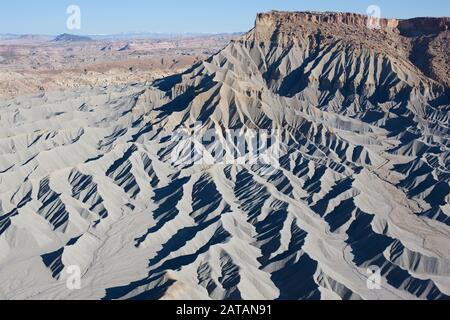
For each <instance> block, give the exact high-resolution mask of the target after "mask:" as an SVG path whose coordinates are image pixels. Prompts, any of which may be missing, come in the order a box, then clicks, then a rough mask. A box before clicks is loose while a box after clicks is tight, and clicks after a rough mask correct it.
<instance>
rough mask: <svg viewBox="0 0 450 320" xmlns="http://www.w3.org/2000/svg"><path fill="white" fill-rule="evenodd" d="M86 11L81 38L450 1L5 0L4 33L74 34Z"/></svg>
mask: <svg viewBox="0 0 450 320" xmlns="http://www.w3.org/2000/svg"><path fill="white" fill-rule="evenodd" d="M72 4H74V5H78V6H79V7H80V8H81V29H80V30H79V31H77V32H73V31H72V32H70V33H78V34H116V33H122V32H160V33H185V32H193V33H198V32H203V33H210V32H211V33H213V32H235V31H247V30H249V29H250V28H252V26H253V24H254V20H255V16H256V13H258V12H264V11H270V10H273V9H275V10H291V11H294V10H296V11H303V10H316V11H347V12H358V13H366V10H367V7H368V6H370V5H378V6H379V7H380V8H381V15H382V17H390V18H392V17H397V18H409V17H416V16H450V0H126V1H125V0H71V1H67V0H7V1H6V0H3V1H2V4H1V5H0V33H18V34H25V33H27V34H29V33H32V34H59V33H64V32H68V31H69V30H67V28H66V21H67V18H68V16H69V15H68V14H67V13H66V10H67V7H68V6H69V5H72Z"/></svg>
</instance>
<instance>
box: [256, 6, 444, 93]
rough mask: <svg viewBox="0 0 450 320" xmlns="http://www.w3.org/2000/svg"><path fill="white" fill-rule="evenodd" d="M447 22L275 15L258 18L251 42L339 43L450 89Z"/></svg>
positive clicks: (352, 15) (339, 15) (349, 15)
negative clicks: (401, 64)
mask: <svg viewBox="0 0 450 320" xmlns="http://www.w3.org/2000/svg"><path fill="white" fill-rule="evenodd" d="M449 26H450V18H448V17H442V18H414V19H407V20H399V19H375V18H372V17H369V16H366V15H361V14H355V13H333V12H325V13H318V12H294V13H291V12H278V11H272V12H268V13H261V14H258V16H257V18H256V24H255V29H254V30H253V31H252V32H251V36H250V38H251V39H253V40H255V41H256V42H264V43H267V42H271V41H272V42H276V43H277V45H281V46H290V45H292V44H293V43H299V42H305V41H306V42H307V43H308V44H309V46H310V47H311V49H312V50H314V49H315V48H316V47H317V46H321V45H327V44H330V43H333V42H335V41H342V42H344V43H348V44H350V45H352V46H357V47H361V48H368V49H371V50H374V51H375V52H377V53H382V54H386V55H390V56H394V57H397V58H401V59H407V60H409V61H410V62H411V63H412V64H413V65H415V66H416V67H417V68H418V69H419V70H420V71H421V72H422V73H423V74H424V75H426V76H427V77H429V78H431V79H433V80H435V81H437V82H439V83H441V84H444V85H446V86H449V85H450V77H449V74H450V69H449V65H450V58H449V54H448V52H449V51H450V50H449V49H450V48H449V41H448V37H449V36H450V35H449Z"/></svg>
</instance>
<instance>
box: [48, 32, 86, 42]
mask: <svg viewBox="0 0 450 320" xmlns="http://www.w3.org/2000/svg"><path fill="white" fill-rule="evenodd" d="M54 41H55V42H83V41H92V39H91V38H90V37H86V36H78V35H74V34H67V33H63V34H60V35H59V36H57V37H56V38H55V39H54Z"/></svg>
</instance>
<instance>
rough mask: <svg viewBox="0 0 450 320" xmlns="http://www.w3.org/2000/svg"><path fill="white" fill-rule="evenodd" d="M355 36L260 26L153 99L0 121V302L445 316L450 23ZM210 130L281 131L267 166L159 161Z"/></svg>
mask: <svg viewBox="0 0 450 320" xmlns="http://www.w3.org/2000/svg"><path fill="white" fill-rule="evenodd" d="M368 19H369V18H367V17H365V16H362V15H355V14H340V13H314V12H306V13H305V12H302V13H285V12H270V13H266V14H261V15H258V17H257V21H256V25H255V28H254V29H253V30H251V31H250V32H248V33H247V34H245V35H244V36H243V37H241V38H240V39H239V40H236V41H232V42H231V43H230V44H229V45H228V46H227V47H225V48H224V49H223V50H222V51H220V52H219V53H217V54H216V55H214V56H211V57H210V58H209V59H207V60H206V61H202V62H201V63H198V64H196V65H194V66H192V68H190V69H189V70H187V71H185V72H183V73H181V74H177V75H174V76H170V77H167V78H163V79H160V80H157V81H155V82H153V83H152V84H151V85H139V84H134V85H120V86H110V87H102V88H94V89H89V90H87V89H78V90H72V91H66V92H64V93H54V94H49V93H43V94H41V95H38V96H34V97H24V98H15V99H11V100H6V101H1V102H0V110H1V112H0V124H1V128H2V129H1V130H0V134H1V136H0V150H1V156H0V270H1V272H0V298H3V299H56V298H58V299H82V298H83V299H449V296H450V245H449V243H450V206H449V193H450V187H449V180H450V174H449V159H450V157H449V109H450V102H449V87H448V86H449V73H448V65H449V54H448V52H449V50H448V45H449V41H448V37H449V31H448V25H449V18H417V19H412V20H381V21H380V24H379V25H380V28H379V29H371V28H368V27H367V22H368ZM199 124H200V128H199ZM209 129H213V130H215V131H216V132H217V136H219V137H223V136H224V132H225V131H226V130H228V129H234V130H241V132H243V133H245V131H247V130H269V131H270V130H275V129H276V130H279V131H281V134H282V136H283V139H282V145H281V147H280V157H279V166H278V167H276V168H275V170H272V171H271V172H270V174H267V171H266V169H267V168H266V167H267V165H265V164H263V163H252V164H250V163H226V162H225V163H224V162H217V163H212V164H210V163H209V164H200V165H198V164H195V163H191V162H183V161H181V162H174V161H173V157H172V155H173V152H174V151H176V149H177V147H178V146H179V143H178V141H174V139H173V133H174V132H177V131H179V130H183V131H184V132H187V133H189V134H194V133H196V134H199V133H200V134H201V133H202V132H206V130H209ZM194 131H195V132H194ZM219 140H220V139H219ZM229 147H230V148H233V147H235V146H233V145H231V146H229ZM73 266H78V267H79V268H80V270H81V287H80V289H79V290H69V289H68V287H67V283H66V281H67V280H68V279H70V275H71V271H70V270H73V269H72V268H71V267H73ZM374 268H375V269H376V268H378V270H379V271H380V277H381V278H380V283H379V284H380V287H379V288H378V289H377V288H375V289H374V287H373V285H374V284H373V283H371V282H370V281H369V283H368V280H371V279H373V278H372V276H373V274H372V273H371V270H374Z"/></svg>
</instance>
